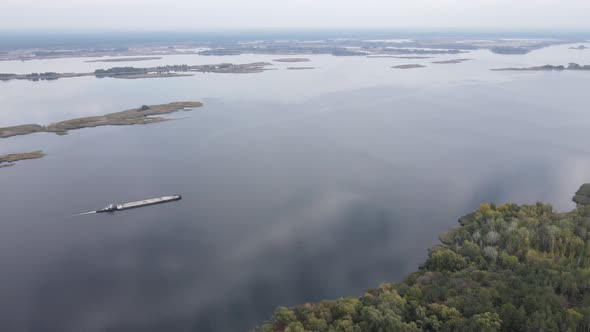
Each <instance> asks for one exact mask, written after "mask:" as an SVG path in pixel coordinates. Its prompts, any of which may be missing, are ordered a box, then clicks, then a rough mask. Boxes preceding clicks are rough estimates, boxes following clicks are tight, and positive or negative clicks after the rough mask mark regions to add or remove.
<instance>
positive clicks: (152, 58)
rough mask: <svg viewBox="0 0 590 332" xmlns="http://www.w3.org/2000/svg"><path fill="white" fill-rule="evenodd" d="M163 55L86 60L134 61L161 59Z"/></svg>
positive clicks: (91, 61)
mask: <svg viewBox="0 0 590 332" xmlns="http://www.w3.org/2000/svg"><path fill="white" fill-rule="evenodd" d="M161 59H162V57H161V56H144V57H135V58H115V59H99V60H88V61H85V62H89V63H93V62H134V61H149V60H161Z"/></svg>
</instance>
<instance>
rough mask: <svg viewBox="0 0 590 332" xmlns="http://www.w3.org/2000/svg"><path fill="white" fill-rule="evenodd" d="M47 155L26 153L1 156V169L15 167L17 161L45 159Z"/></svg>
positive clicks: (34, 152) (38, 152) (36, 152)
mask: <svg viewBox="0 0 590 332" xmlns="http://www.w3.org/2000/svg"><path fill="white" fill-rule="evenodd" d="M44 156H45V154H44V153H43V151H33V152H26V153H13V154H7V155H3V156H0V168H4V167H10V166H14V165H15V163H16V162H17V161H21V160H28V159H39V158H43V157H44Z"/></svg>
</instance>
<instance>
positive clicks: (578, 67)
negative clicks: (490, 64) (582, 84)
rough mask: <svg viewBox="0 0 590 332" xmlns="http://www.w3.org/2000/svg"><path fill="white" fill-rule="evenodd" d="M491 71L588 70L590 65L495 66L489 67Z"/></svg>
mask: <svg viewBox="0 0 590 332" xmlns="http://www.w3.org/2000/svg"><path fill="white" fill-rule="evenodd" d="M491 70H492V71H563V70H590V65H583V66H582V65H579V64H577V63H570V64H569V65H568V66H567V67H566V66H562V65H559V66H553V65H544V66H536V67H524V68H496V69H491Z"/></svg>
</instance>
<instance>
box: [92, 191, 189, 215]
mask: <svg viewBox="0 0 590 332" xmlns="http://www.w3.org/2000/svg"><path fill="white" fill-rule="evenodd" d="M181 199H182V196H180V195H171V196H163V197H158V198H150V199H145V200H143V201H137V202H130V203H123V204H109V205H107V206H106V207H105V208H103V209H100V210H96V213H104V212H115V211H122V210H129V209H135V208H140V207H144V206H150V205H156V204H162V203H168V202H174V201H178V200H181Z"/></svg>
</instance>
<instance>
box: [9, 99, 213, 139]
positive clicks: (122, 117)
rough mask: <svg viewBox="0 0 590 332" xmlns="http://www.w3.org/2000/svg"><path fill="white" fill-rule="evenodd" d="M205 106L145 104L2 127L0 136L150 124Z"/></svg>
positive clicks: (183, 103)
mask: <svg viewBox="0 0 590 332" xmlns="http://www.w3.org/2000/svg"><path fill="white" fill-rule="evenodd" d="M201 106H203V104H202V103H200V102H195V101H186V102H174V103H169V104H161V105H151V106H147V105H143V106H141V107H139V108H134V109H130V110H126V111H122V112H116V113H110V114H105V115H99V116H90V117H84V118H77V119H71V120H65V121H61V122H56V123H52V124H49V125H47V126H42V125H38V124H26V125H20V126H13V127H4V128H0V138H6V137H11V136H16V135H28V134H32V133H42V132H46V133H56V134H59V135H63V134H67V133H68V131H69V130H74V129H82V128H90V127H99V126H128V125H135V124H148V123H155V122H162V121H167V120H169V119H167V118H163V117H158V116H157V115H163V114H169V113H173V112H177V111H180V110H185V109H191V108H194V107H201Z"/></svg>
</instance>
